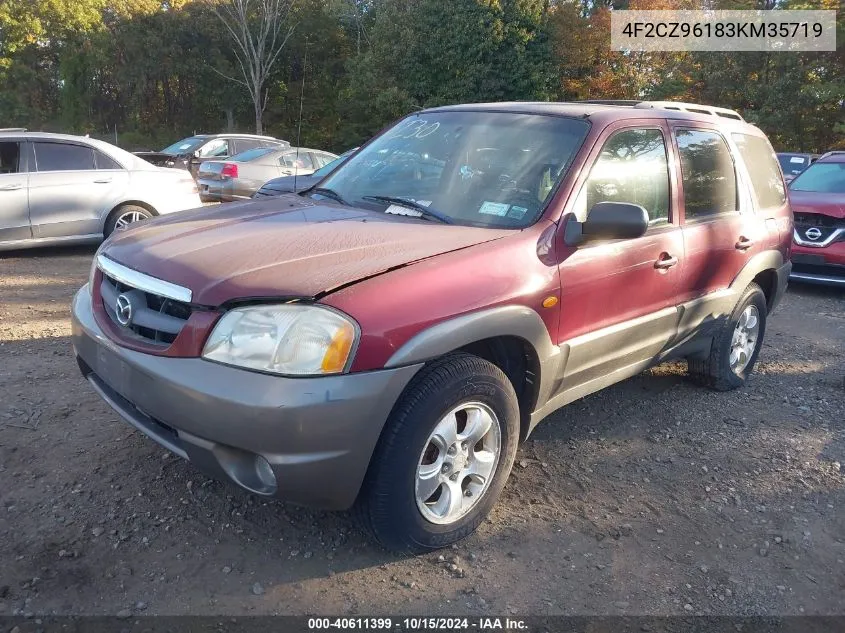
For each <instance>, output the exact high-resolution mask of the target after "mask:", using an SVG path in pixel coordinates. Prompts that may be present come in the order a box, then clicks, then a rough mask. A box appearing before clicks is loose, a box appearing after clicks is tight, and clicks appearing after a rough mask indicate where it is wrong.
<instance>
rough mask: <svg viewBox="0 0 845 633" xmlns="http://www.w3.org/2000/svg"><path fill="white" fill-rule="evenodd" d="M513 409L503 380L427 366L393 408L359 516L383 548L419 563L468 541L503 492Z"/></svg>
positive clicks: (484, 371) (512, 448) (449, 360)
mask: <svg viewBox="0 0 845 633" xmlns="http://www.w3.org/2000/svg"><path fill="white" fill-rule="evenodd" d="M518 439H519V408H518V405H517V399H516V394H515V392H514V390H513V386H512V385H511V383H510V381H509V380H508V379H507V377H506V376H505V375H504V373H502V371H501V370H500V369H499V368H498V367H496V366H495V365H493V364H492V363H489V362H487V361H486V360H483V359H481V358H478V357H476V356H472V355H469V354H452V355H449V356H446V357H444V358H443V359H440V360H438V361H435V362H434V363H431V364H430V365H428V366H426V367H425V368H423V369H422V370H420V373H419V374H417V376H416V377H415V378H414V380H413V381H412V383H411V384H410V385H409V387H408V389H407V390H406V391H405V393H404V394H403V396H402V397H401V398H400V400H399V401H398V402H397V404H396V406H395V407H394V410H393V413H392V414H391V417H390V418H389V420H388V421H387V424H386V426H385V429H384V431H383V433H382V437H381V438H380V440H379V444H378V446H377V447H376V451H375V453H374V455H373V458H372V461H371V463H370V468H369V471H368V472H367V477H366V480H365V482H364V487H363V488H362V491H361V494H360V495H359V499H358V501H357V503H356V512H357V515H358V517H359V519H360V520H361V522H362V524H363V526H364V528H365V529H366V530H367V531H369V532H370V533H372V534H373V535H374V536H375V538H376V539H377V540H378V541H379V542H380V543H381V544H382V545H383V546H385V547H386V548H388V549H391V550H394V551H398V552H403V553H408V552H410V553H421V552H426V551H430V550H433V549H438V548H441V547H446V546H448V545H450V544H452V543H454V542H456V541H459V540H460V539H462V538H464V537H466V536H468V535H469V534H471V533H472V532H473V531H474V530H475V529H476V528H477V527H478V525H479V524H480V523H481V522H482V521H483V520H484V517H486V516H487V514H488V513H489V512H490V509H491V508H492V507H493V504H494V503H495V502H496V499H497V497H498V496H499V493H500V492H501V491H502V488H503V487H504V485H505V481H506V480H507V477H508V474H509V473H510V470H511V466H512V465H513V459H514V455H515V454H516V449H517V442H518Z"/></svg>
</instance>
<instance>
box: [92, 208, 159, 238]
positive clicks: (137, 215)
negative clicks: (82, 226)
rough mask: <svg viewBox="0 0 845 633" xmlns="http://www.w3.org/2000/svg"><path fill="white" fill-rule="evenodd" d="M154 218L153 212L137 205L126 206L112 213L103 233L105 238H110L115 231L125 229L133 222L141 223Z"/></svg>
mask: <svg viewBox="0 0 845 633" xmlns="http://www.w3.org/2000/svg"><path fill="white" fill-rule="evenodd" d="M151 217H153V213H152V211H150V210H149V209H145V208H144V207H139V206H138V205H135V204H125V205H123V206H121V207H118V208H117V209H115V210H114V211H112V213H111V215H110V216H109V219H108V220H106V227H105V230H104V231H103V234H104V235H105V237H108V236H109V235H111V234H112V233H114V232H115V231H120V230H122V229H125V228H126V227H127V226H129V225H130V224H132V223H133V222H140V221H141V220H147V219H149V218H151Z"/></svg>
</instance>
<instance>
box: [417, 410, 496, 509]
mask: <svg viewBox="0 0 845 633" xmlns="http://www.w3.org/2000/svg"><path fill="white" fill-rule="evenodd" d="M501 447H502V430H501V425H500V423H499V419H498V417H497V416H496V414H495V413H494V412H493V410H492V409H490V407H488V406H486V405H484V404H481V403H480V402H468V403H464V404H461V405H459V406H457V407H455V408H454V409H452V410H451V411H449V413H447V414H446V415H445V416H443V417H442V418H441V419H440V421H439V422H438V423H437V426H435V427H434V430H433V431H432V433H431V435H430V436H429V438H428V441H427V442H426V445H425V448H423V451H422V455H420V461H419V464H418V466H417V478H416V486H415V492H416V500H417V507H418V508H419V510H420V512H421V513H422V515H423V517H425V519H426V520H427V521H430V522H431V523H437V524H450V523H454V522H455V521H457V520H458V519H460V518H461V517H463V516H464V515H466V514H467V513H468V512H469V511H470V510H472V508H473V507H475V505H476V504H477V503H478V502H479V501H480V500H481V498H482V497H483V496H484V493H485V492H487V489H488V488H489V487H490V482H491V481H492V480H493V475H494V474H495V472H496V467H497V466H498V464H499V453H500V452H501Z"/></svg>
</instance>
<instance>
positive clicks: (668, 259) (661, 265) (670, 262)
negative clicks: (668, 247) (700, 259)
mask: <svg viewBox="0 0 845 633" xmlns="http://www.w3.org/2000/svg"><path fill="white" fill-rule="evenodd" d="M677 263H678V258H677V257H673V256H672V255H670V254H669V253H663V254H662V255H661V256H660V258H659V259H658V260H657V261H655V262H654V267H655V268H657V269H660V270H665V269H667V268H672V266H674V265H675V264H677Z"/></svg>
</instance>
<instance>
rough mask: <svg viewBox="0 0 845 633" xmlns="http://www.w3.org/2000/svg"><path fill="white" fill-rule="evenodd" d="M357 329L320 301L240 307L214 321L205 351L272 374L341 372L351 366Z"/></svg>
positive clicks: (214, 357)
mask: <svg viewBox="0 0 845 633" xmlns="http://www.w3.org/2000/svg"><path fill="white" fill-rule="evenodd" d="M356 332H357V329H356V326H355V324H354V323H353V322H352V321H351V320H350V319H348V318H346V317H344V316H343V315H341V314H338V313H337V312H334V311H333V310H329V309H328V308H324V307H320V306H308V305H296V304H290V305H260V306H250V307H247V308H236V309H234V310H230V311H229V312H227V313H226V314H224V315H223V318H221V319H220V321H218V323H217V325H216V326H214V330H213V331H212V332H211V336H209V337H208V341H207V342H206V344H205V349H203V352H202V355H203V358H206V359H208V360H214V361H217V362H220V363H225V364H227V365H235V366H237V367H245V368H247V369H257V370H259V371H266V372H272V373H274V374H287V375H296V376H308V375H322V374H338V373H341V372H342V371H344V370H345V369H347V367H348V363H349V360H350V358H351V355H352V348H353V347H354V345H355V339H356Z"/></svg>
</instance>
